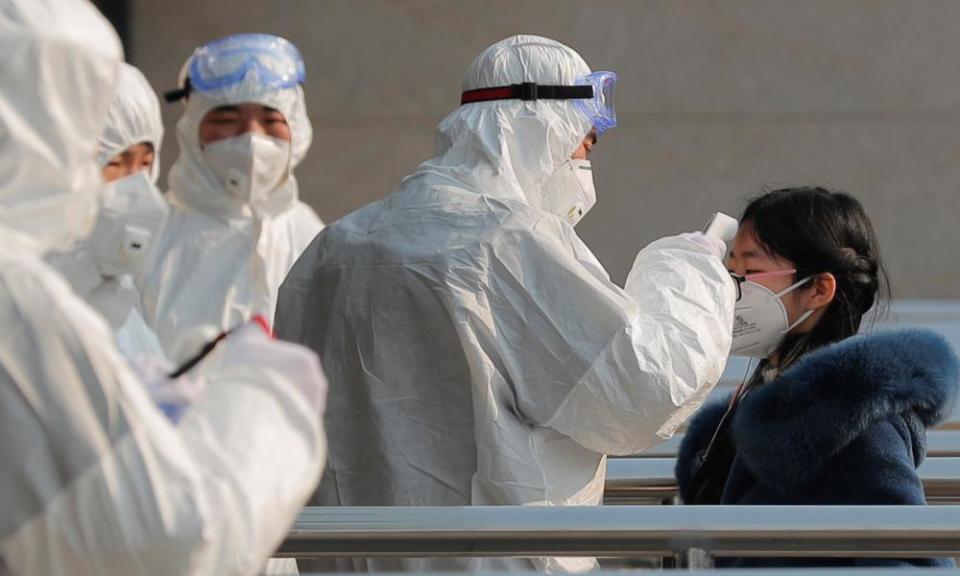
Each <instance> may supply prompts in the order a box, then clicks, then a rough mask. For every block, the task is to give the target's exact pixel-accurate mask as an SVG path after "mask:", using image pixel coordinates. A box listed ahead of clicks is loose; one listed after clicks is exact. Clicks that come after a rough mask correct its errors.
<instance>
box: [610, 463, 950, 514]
mask: <svg viewBox="0 0 960 576" xmlns="http://www.w3.org/2000/svg"><path fill="white" fill-rule="evenodd" d="M674 464H675V460H674V459H673V458H610V459H608V460H607V480H606V484H605V485H604V501H605V502H607V503H608V504H616V503H636V502H640V501H643V502H646V501H665V500H669V499H671V498H673V497H675V496H676V495H677V491H678V488H677V480H676V478H675V476H674V473H673V469H674ZM918 473H919V475H920V480H921V481H922V482H923V489H924V493H925V494H926V496H927V499H928V500H930V501H960V458H928V459H927V460H925V461H924V462H923V464H921V465H920V468H919V470H918ZM957 526H958V527H960V518H958V519H957Z"/></svg>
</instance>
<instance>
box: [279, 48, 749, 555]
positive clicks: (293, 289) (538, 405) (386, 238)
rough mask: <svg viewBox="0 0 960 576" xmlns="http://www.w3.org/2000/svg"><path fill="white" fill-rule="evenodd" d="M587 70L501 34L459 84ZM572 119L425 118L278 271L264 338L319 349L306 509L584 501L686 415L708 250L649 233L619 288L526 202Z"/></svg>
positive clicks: (571, 109)
mask: <svg viewBox="0 0 960 576" xmlns="http://www.w3.org/2000/svg"><path fill="white" fill-rule="evenodd" d="M589 72H590V69H589V68H588V67H587V64H586V63H585V62H584V60H583V59H582V58H581V57H580V56H579V55H578V54H577V53H576V52H574V51H573V50H572V49H570V48H568V47H567V46H564V45H563V44H560V43H558V42H555V41H553V40H549V39H546V38H541V37H537V36H514V37H511V38H508V39H506V40H503V41H501V42H498V43H496V44H494V45H492V46H490V47H489V48H488V49H487V50H485V51H484V52H483V53H481V54H480V56H479V57H477V59H476V60H475V61H474V62H473V64H472V65H471V66H470V69H469V70H468V71H467V74H466V78H465V80H464V84H463V90H464V91H467V90H476V89H479V88H492V87H501V86H509V85H512V84H521V83H525V82H535V83H538V84H540V85H554V86H557V85H559V86H569V85H572V84H574V83H575V82H576V80H577V79H578V78H579V77H582V76H584V75H586V74H588V73H589ZM591 127H592V125H591V122H589V121H588V120H587V119H586V117H585V116H584V115H581V113H580V112H579V110H578V108H577V107H576V106H575V105H574V103H573V102H572V101H570V100H547V99H542V100H529V101H527V100H519V99H513V100H497V101H490V102H477V103H469V104H465V105H462V106H461V107H460V108H458V109H457V110H455V111H454V112H453V113H451V114H450V115H449V116H447V117H446V118H445V119H444V120H443V121H442V122H441V123H440V125H439V127H438V128H437V155H436V157H435V158H433V159H432V160H429V161H427V162H425V163H424V164H422V165H421V166H420V167H419V168H418V169H417V170H416V171H415V172H414V173H413V174H412V175H410V176H408V177H407V178H405V179H404V180H403V181H402V182H401V184H400V186H399V188H398V189H397V190H395V191H394V192H393V193H391V194H390V195H389V196H388V197H386V198H385V199H383V200H381V201H378V202H375V203H373V204H370V205H368V206H366V207H364V208H362V209H360V210H358V211H356V212H354V213H352V214H349V215H347V216H346V217H344V218H342V219H340V220H339V221H337V222H336V223H335V224H333V225H331V226H329V227H327V228H326V229H325V230H324V231H323V232H321V234H320V235H318V237H317V239H316V240H315V241H314V242H313V243H312V244H311V245H310V247H309V248H308V249H307V250H306V251H305V253H304V255H303V257H302V258H301V259H300V260H299V261H298V262H297V264H296V265H295V266H294V268H293V270H292V271H291V273H290V275H289V276H288V278H287V280H286V281H285V282H284V285H283V286H282V288H281V290H280V301H279V304H278V309H277V318H276V329H277V333H278V335H279V336H280V337H281V338H284V339H288V340H291V341H294V342H300V343H303V344H305V345H307V346H309V347H310V348H312V349H313V350H316V351H317V352H318V353H319V354H321V356H322V359H323V362H324V365H325V369H326V370H327V374H328V375H329V377H330V378H331V381H332V382H335V385H334V387H333V388H332V389H331V390H330V398H329V403H330V404H329V405H330V406H331V408H332V409H331V411H330V413H329V417H328V419H327V426H328V430H329V433H330V437H331V438H333V439H335V440H334V441H333V443H332V444H331V446H330V460H329V468H328V475H327V476H326V477H325V480H324V482H323V484H322V485H321V487H320V488H319V490H318V492H317V494H316V495H315V497H314V501H313V502H314V503H315V504H324V505H345V506H352V505H453V506H462V505H471V504H472V505H506V504H511V505H521V504H523V505H596V504H599V503H600V500H601V497H602V493H603V484H604V477H605V471H606V468H605V456H604V455H605V454H631V453H635V452H638V451H640V450H643V449H644V448H646V447H649V446H651V445H653V444H655V443H657V442H659V441H661V440H663V439H665V438H669V437H670V436H671V435H672V434H673V433H674V431H675V430H676V429H677V427H678V426H680V424H681V423H682V422H683V421H684V420H685V419H686V418H687V417H688V416H689V415H690V414H692V413H693V412H694V411H695V410H696V409H697V407H698V406H700V404H701V403H702V401H703V399H704V398H705V397H706V395H707V394H708V392H709V391H710V389H711V388H712V386H713V385H714V384H715V383H716V382H717V380H718V379H719V378H720V376H721V373H722V371H723V368H724V365H725V362H726V357H727V354H728V352H729V349H730V340H731V337H730V331H731V330H730V326H731V323H732V312H733V305H734V299H735V295H734V287H733V284H732V282H731V280H730V277H729V274H728V273H727V271H726V268H725V266H724V265H723V263H722V262H721V261H720V260H719V259H718V258H717V257H716V256H715V255H714V254H713V253H711V252H710V251H709V250H708V249H706V248H704V247H703V246H700V245H698V244H696V243H693V242H691V241H689V240H686V239H683V238H679V237H672V238H665V239H662V240H659V241H657V242H654V243H653V244H651V245H649V246H648V247H646V248H645V249H644V250H643V251H641V252H640V253H639V255H638V256H637V259H636V262H635V264H634V266H633V270H632V272H631V273H630V275H629V278H628V280H627V284H626V289H622V288H620V287H618V286H616V285H615V284H614V283H612V282H611V281H610V279H609V277H608V275H607V273H606V272H605V271H604V269H603V267H602V266H601V264H600V262H599V261H598V260H597V259H596V258H595V257H594V255H593V254H592V253H591V252H590V250H589V249H588V248H587V247H586V245H584V244H583V242H581V241H580V239H579V238H578V237H577V235H576V233H575V232H574V229H573V228H572V227H571V226H570V225H569V223H568V222H567V220H566V219H565V218H561V217H558V216H557V215H555V214H553V213H551V212H549V211H546V210H544V209H542V208H541V207H540V203H541V199H542V198H544V197H545V194H546V193H548V192H549V190H545V189H544V187H543V184H544V183H545V182H546V181H547V179H548V178H549V177H550V175H551V174H552V173H553V171H554V170H555V169H556V168H557V167H558V166H561V165H562V164H564V163H565V162H566V161H567V160H568V159H569V158H570V156H571V155H572V154H573V153H574V151H575V150H576V148H577V147H578V145H579V143H580V142H581V140H582V139H583V138H584V137H585V136H586V135H587V134H588V133H589V131H590V130H591ZM524 562H525V561H524ZM503 563H504V562H503V561H502V560H495V559H485V560H477V561H474V562H473V564H476V565H477V567H482V568H496V567H501V565H502V564H503ZM371 564H373V566H375V567H377V568H378V569H386V568H390V567H398V565H402V567H406V568H412V569H423V568H426V567H437V566H438V565H439V566H443V564H442V563H440V564H434V565H431V566H427V563H424V564H416V563H415V562H412V563H411V562H402V563H390V562H386V561H374V562H372V563H371ZM534 564H535V566H536V567H537V568H538V569H547V570H556V571H562V570H583V569H587V568H589V567H591V566H592V565H593V561H592V559H540V560H537V561H535V562H534ZM513 566H514V567H517V565H516V564H514V565H513ZM340 567H341V568H349V566H340ZM519 567H523V563H520V566H519ZM526 567H528V568H529V564H527V565H526Z"/></svg>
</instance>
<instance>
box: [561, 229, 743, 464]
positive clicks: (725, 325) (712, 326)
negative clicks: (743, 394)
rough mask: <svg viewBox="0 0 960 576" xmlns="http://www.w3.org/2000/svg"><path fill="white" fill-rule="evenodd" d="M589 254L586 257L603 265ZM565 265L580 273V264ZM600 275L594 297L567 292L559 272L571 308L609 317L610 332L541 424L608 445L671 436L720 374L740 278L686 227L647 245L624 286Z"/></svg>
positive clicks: (599, 320)
mask: <svg viewBox="0 0 960 576" xmlns="http://www.w3.org/2000/svg"><path fill="white" fill-rule="evenodd" d="M585 256H586V258H581V262H580V264H582V265H584V266H586V267H587V269H598V268H599V263H597V262H596V261H595V259H593V256H592V254H586V255H585ZM565 265H566V266H568V267H570V268H572V270H571V271H570V273H571V275H573V276H576V277H577V278H578V279H579V280H580V281H582V280H583V279H584V274H583V272H580V271H576V270H575V269H576V268H578V267H579V266H577V265H574V264H572V263H569V262H566V263H565ZM558 267H563V264H562V265H560V266H558ZM581 270H582V268H581ZM604 280H605V279H602V278H598V279H595V280H594V281H595V282H596V283H597V284H596V285H595V286H594V289H595V290H596V292H595V296H593V297H592V298H591V299H592V300H593V302H586V299H587V298H585V297H583V296H580V295H579V294H574V293H570V294H563V290H564V288H563V285H564V282H563V279H558V280H556V282H555V283H554V286H559V287H558V288H557V289H558V290H560V292H561V296H559V297H557V300H559V301H563V300H566V301H567V303H568V306H567V309H568V314H571V315H576V314H577V312H576V311H577V310H580V311H581V312H580V313H582V314H584V317H583V319H582V320H580V321H579V322H578V323H579V324H581V325H594V326H600V325H603V324H606V325H607V326H609V327H611V328H610V330H611V333H612V336H611V337H610V339H609V340H607V341H606V343H605V345H602V349H601V350H600V352H599V354H598V355H597V356H596V357H595V358H594V359H593V361H592V365H590V366H589V368H588V369H587V371H586V373H584V374H583V375H582V377H581V378H580V379H579V381H578V383H577V384H576V385H575V386H574V387H573V389H572V390H571V391H570V393H569V394H568V395H567V396H566V398H565V399H564V400H563V401H562V403H561V404H560V406H559V407H558V408H557V410H556V412H555V413H554V414H553V415H552V417H550V418H549V420H548V421H547V422H546V423H545V425H547V426H550V427H552V428H554V429H556V430H557V431H559V432H561V433H562V434H565V435H567V436H569V437H571V438H573V439H574V440H575V441H576V442H577V443H578V444H580V445H582V446H585V447H586V448H589V449H591V450H594V451H596V452H599V453H602V454H622V455H626V454H634V453H637V452H640V451H641V450H644V449H646V448H649V447H650V446H653V445H655V444H656V443H658V442H660V441H662V440H665V439H668V438H670V437H671V436H672V435H673V433H674V432H675V431H676V430H677V428H679V426H680V425H681V424H682V423H683V422H684V421H685V420H686V419H687V418H689V417H690V415H691V414H693V412H695V411H696V410H697V409H698V408H699V407H700V406H701V405H702V404H703V401H704V400H705V399H706V397H707V395H708V394H709V393H710V391H711V390H712V389H713V386H714V385H715V384H716V383H717V382H718V381H719V380H720V377H721V375H722V374H723V369H724V366H725V365H726V359H727V356H728V354H729V351H730V344H731V333H732V325H733V307H734V303H735V295H734V287H733V283H732V281H731V279H730V275H729V273H728V272H727V270H726V267H725V266H724V264H723V262H722V261H721V260H720V259H719V258H717V256H716V255H715V254H713V253H712V252H711V251H710V250H708V249H707V248H705V247H704V246H701V245H699V244H696V243H695V242H691V241H690V240H688V239H685V238H681V237H668V238H663V239H661V240H658V241H656V242H653V243H652V244H650V245H649V246H647V247H646V248H644V249H643V250H642V251H641V252H640V253H639V254H638V255H637V258H636V260H635V262H634V264H633V268H632V269H631V271H630V274H629V276H628V277H627V282H626V286H625V290H623V291H621V290H620V289H619V288H617V287H616V286H614V285H613V284H612V283H610V282H609V280H606V281H604ZM603 284H606V286H603ZM624 292H625V294H624ZM623 297H626V298H627V302H623V301H622V298H623ZM598 344H603V343H598Z"/></svg>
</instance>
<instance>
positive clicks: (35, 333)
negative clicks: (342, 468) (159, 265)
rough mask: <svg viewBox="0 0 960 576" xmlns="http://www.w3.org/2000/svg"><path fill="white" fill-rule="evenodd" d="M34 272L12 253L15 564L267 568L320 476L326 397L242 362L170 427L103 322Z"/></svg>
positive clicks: (4, 368) (3, 381)
mask: <svg viewBox="0 0 960 576" xmlns="http://www.w3.org/2000/svg"><path fill="white" fill-rule="evenodd" d="M5 260H6V259H5ZM35 272H36V270H35V267H34V266H26V267H17V266H15V265H10V264H9V263H8V264H7V266H6V267H5V269H4V271H3V272H2V273H0V320H2V321H4V323H5V325H6V327H7V330H5V331H4V332H3V333H2V334H0V441H2V443H3V446H4V455H3V456H2V457H0V459H2V462H3V469H4V478H3V479H2V480H0V488H2V495H0V503H2V504H3V506H2V507H0V557H2V561H3V563H5V564H6V567H7V569H8V570H9V571H10V572H11V573H13V574H29V575H33V574H37V575H41V574H42V575H44V576H58V575H67V574H69V575H85V574H90V575H95V574H127V575H140V574H144V575H146V574H157V575H160V574H254V573H256V572H257V571H258V570H259V569H260V568H261V567H262V566H263V564H264V562H265V561H266V559H267V558H268V557H269V556H270V554H271V552H272V551H273V550H274V549H275V548H276V546H277V545H278V544H279V543H280V542H281V541H282V539H283V537H284V535H285V534H286V532H287V530H288V529H289V527H290V525H291V523H292V522H293V520H294V519H295V517H296V514H297V512H298V511H299V509H300V508H301V506H302V505H303V504H304V503H305V502H306V500H307V498H308V496H309V495H310V494H311V493H312V491H313V489H314V487H315V486H316V484H317V482H318V480H319V478H320V473H321V469H322V465H323V462H324V459H325V454H326V441H325V436H324V434H323V428H322V423H321V416H320V414H321V413H322V406H317V405H316V403H317V399H316V398H315V399H313V403H311V400H310V399H308V398H307V397H306V396H305V395H304V394H303V393H302V392H301V391H300V390H298V389H297V387H296V386H295V385H294V384H293V383H292V382H290V381H289V380H288V379H287V378H286V377H284V376H283V375H282V373H281V372H279V371H276V370H271V369H269V368H265V367H262V366H257V365H243V364H242V363H236V364H234V365H232V366H230V367H228V368H226V369H224V370H223V371H221V372H219V374H218V376H217V377H215V378H213V379H212V381H211V382H210V385H209V387H208V388H207V390H206V392H205V393H204V394H203V395H202V396H201V397H200V398H199V399H198V400H197V402H196V404H194V405H193V407H192V408H191V409H190V410H189V411H188V412H187V413H186V414H185V416H184V417H183V419H182V420H181V421H180V424H179V425H178V426H177V427H174V426H173V425H172V424H170V423H169V422H168V421H167V420H166V419H165V418H164V417H163V416H162V415H161V414H160V413H159V412H158V411H157V410H156V409H155V408H154V407H153V405H152V402H151V401H150V399H149V398H148V397H147V395H146V392H145V390H144V386H143V385H142V384H141V383H140V382H139V381H137V379H136V377H134V375H133V374H132V373H131V371H130V370H129V369H128V368H127V366H126V364H125V363H124V361H123V360H122V359H121V357H120V356H119V354H118V353H117V352H116V350H115V348H114V347H113V345H112V337H111V335H110V332H109V329H108V327H107V326H106V324H105V323H103V322H102V320H101V319H100V318H99V316H97V315H96V314H95V313H94V312H93V311H92V310H91V309H89V308H88V307H87V306H86V304H85V303H83V302H82V301H81V300H80V299H79V298H78V297H76V296H75V295H74V294H73V293H72V292H71V291H70V290H69V288H68V287H67V286H66V284H65V283H63V282H62V281H60V280H59V278H55V277H53V276H54V275H53V274H52V273H50V274H42V273H41V274H40V275H39V277H38V275H37V274H35ZM321 398H322V396H321ZM320 402H322V400H320Z"/></svg>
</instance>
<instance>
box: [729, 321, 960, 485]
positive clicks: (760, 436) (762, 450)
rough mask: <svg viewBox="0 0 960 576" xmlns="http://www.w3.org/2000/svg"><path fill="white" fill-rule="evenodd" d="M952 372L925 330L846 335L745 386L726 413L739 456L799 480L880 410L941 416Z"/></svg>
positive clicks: (777, 480)
mask: <svg viewBox="0 0 960 576" xmlns="http://www.w3.org/2000/svg"><path fill="white" fill-rule="evenodd" d="M958 377H960V367H958V359H957V357H956V355H955V354H954V353H953V351H952V350H951V349H950V346H949V344H947V342H946V340H944V339H943V338H942V337H941V336H939V335H938V334H935V333H933V332H930V331H927V330H899V331H892V332H882V333H872V334H867V335H861V336H856V337H853V338H849V339H847V340H844V341H843V342H840V343H838V344H835V345H833V346H828V347H826V348H823V349H821V350H817V351H815V352H811V353H810V354H807V355H806V356H804V357H803V358H801V359H800V360H798V361H797V363H796V364H794V365H793V366H792V367H790V368H789V369H787V370H786V371H785V372H784V373H783V374H781V375H780V376H779V377H778V378H777V379H776V380H774V381H773V382H770V383H768V384H765V385H763V386H761V387H759V388H757V389H754V390H752V391H751V392H750V393H749V394H747V396H746V397H745V398H744V399H743V400H742V401H741V403H740V406H739V407H738V408H737V412H736V415H735V417H734V420H733V435H734V439H735V442H736V445H737V451H738V454H739V457H740V458H741V459H742V460H743V463H744V464H745V465H746V467H747V468H748V469H749V470H750V471H751V472H753V473H754V474H755V475H756V476H757V477H758V478H759V479H761V480H762V481H763V482H764V483H767V484H768V485H773V486H780V487H782V488H788V489H789V488H799V487H802V486H803V485H804V484H806V482H807V481H809V480H810V479H812V478H813V477H814V476H815V474H816V472H817V471H818V469H819V468H820V466H821V465H822V464H823V463H824V462H825V461H826V460H827V459H829V458H830V457H832V456H833V455H835V454H837V453H838V452H840V451H841V450H842V449H843V448H844V447H846V446H847V445H848V444H849V443H850V442H852V441H853V440H854V439H855V438H856V437H857V436H859V435H860V434H861V433H862V432H863V431H864V430H866V429H867V427H869V426H870V425H871V424H873V423H874V422H877V421H878V420H879V419H881V418H887V417H890V416H893V415H896V414H900V413H903V412H905V411H907V410H913V411H914V412H915V413H916V415H917V416H918V417H919V420H920V421H921V422H922V423H923V424H924V425H925V426H928V427H929V426H934V425H936V424H938V423H939V422H941V421H942V420H943V419H944V418H946V417H947V416H949V415H950V414H951V412H952V410H953V406H954V403H955V402H956V401H957V395H958ZM921 441H922V440H921Z"/></svg>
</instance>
